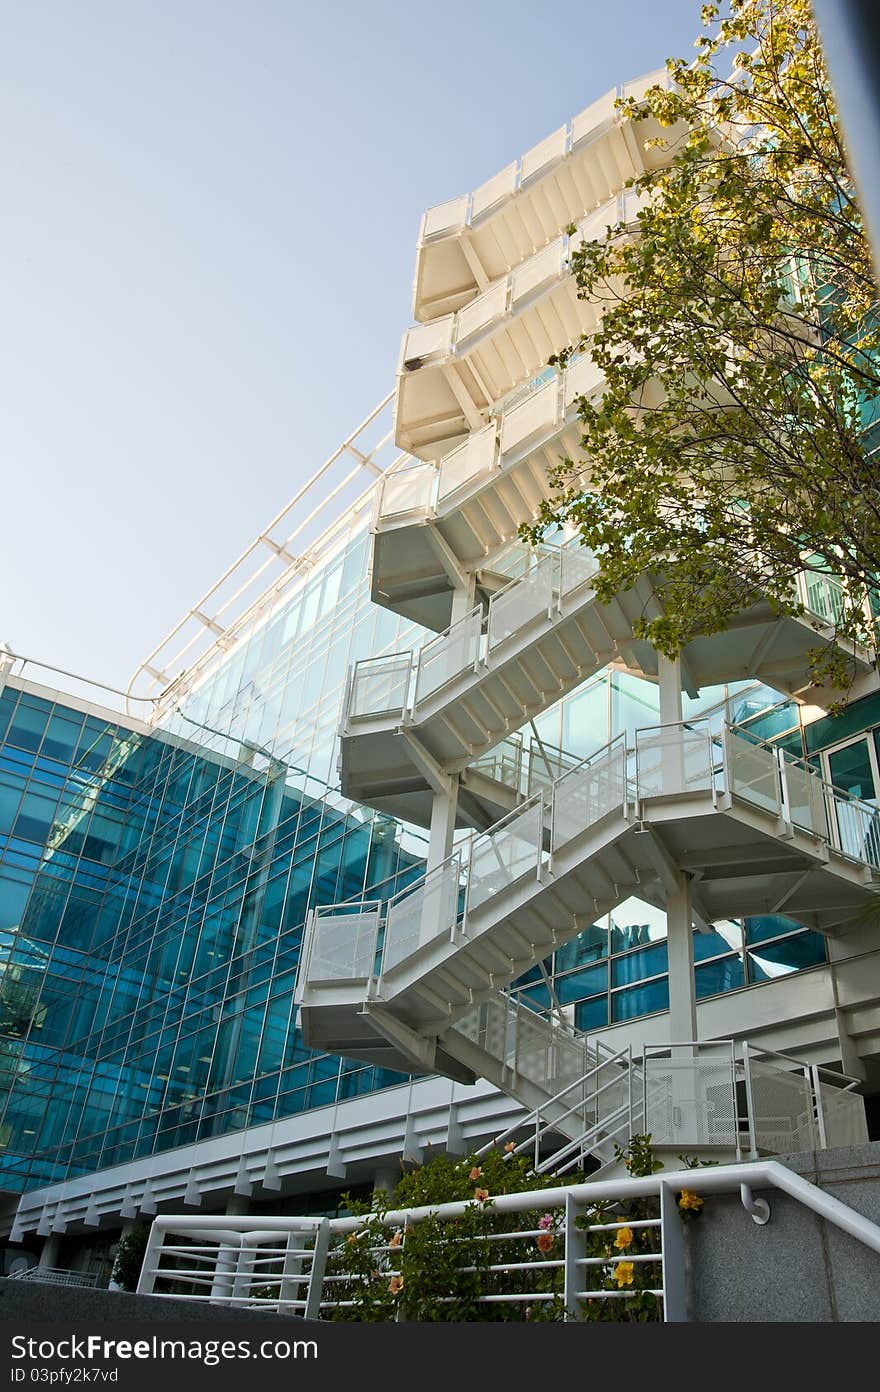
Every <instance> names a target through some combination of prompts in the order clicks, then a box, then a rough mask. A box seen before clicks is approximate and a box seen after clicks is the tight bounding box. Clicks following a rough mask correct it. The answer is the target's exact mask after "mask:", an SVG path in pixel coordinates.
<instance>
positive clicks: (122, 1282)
mask: <svg viewBox="0 0 880 1392" xmlns="http://www.w3.org/2000/svg"><path fill="white" fill-rule="evenodd" d="M149 1236H150V1224H149V1223H136V1224H135V1226H134V1227H133V1228H131V1229H130V1230H129V1231H128V1232H127V1233H124V1234H123V1236H122V1237H121V1238H120V1239H119V1245H118V1246H117V1248H116V1261H115V1262H114V1264H113V1280H114V1281H115V1282H116V1284H117V1285H119V1286H121V1287H122V1289H123V1290H127V1291H134V1290H137V1283H138V1279H139V1277H140V1274H141V1267H142V1266H143V1263H144V1253H145V1252H146V1250H147V1240H148V1238H149Z"/></svg>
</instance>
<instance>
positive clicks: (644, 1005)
mask: <svg viewBox="0 0 880 1392" xmlns="http://www.w3.org/2000/svg"><path fill="white" fill-rule="evenodd" d="M668 1009H669V979H668V978H667V977H665V976H664V977H661V979H660V980H659V981H652V982H650V983H649V984H648V985H646V986H632V987H630V989H629V990H628V991H614V992H612V995H611V1019H612V1020H613V1021H617V1020H634V1019H635V1018H636V1017H637V1016H639V1015H652V1014H653V1013H654V1011H656V1010H668Z"/></svg>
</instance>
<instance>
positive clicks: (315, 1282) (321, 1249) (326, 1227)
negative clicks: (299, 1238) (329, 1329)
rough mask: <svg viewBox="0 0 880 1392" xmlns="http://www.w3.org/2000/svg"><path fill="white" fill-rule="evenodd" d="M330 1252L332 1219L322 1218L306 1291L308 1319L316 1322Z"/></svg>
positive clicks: (306, 1315)
mask: <svg viewBox="0 0 880 1392" xmlns="http://www.w3.org/2000/svg"><path fill="white" fill-rule="evenodd" d="M329 1250H330V1219H329V1218H322V1219H321V1222H320V1225H319V1227H318V1230H317V1232H316V1233H315V1246H314V1250H313V1252H312V1269H311V1271H310V1273H309V1284H308V1289H307V1291H306V1308H305V1311H304V1315H305V1318H306V1319H310V1320H316V1319H319V1318H320V1315H321V1293H322V1291H323V1288H324V1276H325V1274H326V1271H327V1253H328V1251H329Z"/></svg>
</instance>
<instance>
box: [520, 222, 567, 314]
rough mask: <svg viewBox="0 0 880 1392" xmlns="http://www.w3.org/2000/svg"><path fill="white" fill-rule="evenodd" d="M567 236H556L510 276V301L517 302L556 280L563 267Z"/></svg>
mask: <svg viewBox="0 0 880 1392" xmlns="http://www.w3.org/2000/svg"><path fill="white" fill-rule="evenodd" d="M567 245H568V238H567V237H557V239H556V241H555V242H551V243H550V245H549V246H546V247H544V249H543V251H539V252H538V254H537V255H536V256H530V257H529V259H528V261H524V262H523V264H522V265H521V266H518V267H517V269H516V270H515V271H514V272H513V274H512V275H511V277H510V302H511V304H517V303H518V302H519V301H520V300H522V299H524V298H525V296H526V295H531V294H533V293H534V291H535V290H538V289H540V288H541V286H542V285H547V284H548V283H549V282H550V281H551V280H557V279H558V278H559V276H561V275H562V272H563V270H564V268H565V252H566V247H567Z"/></svg>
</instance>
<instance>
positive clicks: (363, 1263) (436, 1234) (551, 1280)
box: [326, 1136, 703, 1322]
mask: <svg viewBox="0 0 880 1392" xmlns="http://www.w3.org/2000/svg"><path fill="white" fill-rule="evenodd" d="M617 1158H618V1159H619V1160H622V1161H623V1163H624V1165H625V1166H626V1169H627V1171H628V1173H629V1174H630V1175H633V1176H640V1175H650V1174H654V1173H655V1172H656V1171H657V1170H659V1169H661V1168H662V1165H661V1164H660V1162H659V1161H657V1160H655V1158H654V1155H653V1151H652V1149H651V1138H650V1136H633V1137H631V1139H630V1141H629V1144H628V1145H627V1147H626V1148H625V1149H621V1148H620V1147H617ZM682 1159H683V1161H684V1163H685V1164H688V1165H691V1166H692V1165H693V1164H694V1163H695V1162H692V1161H691V1162H689V1161H687V1160H685V1158H684V1157H682ZM582 1179H583V1176H582V1175H567V1176H566V1177H565V1179H564V1180H563V1179H560V1178H554V1177H553V1176H550V1175H544V1174H536V1173H535V1171H534V1170H533V1169H532V1167H531V1163H530V1162H529V1161H528V1160H526V1159H525V1158H524V1157H522V1156H516V1155H514V1154H513V1152H512V1151H511V1150H510V1149H509V1148H505V1150H504V1151H503V1152H502V1151H499V1150H492V1151H489V1152H488V1153H487V1154H486V1155H483V1156H480V1157H479V1158H478V1157H476V1156H468V1157H466V1158H465V1159H455V1158H453V1157H451V1156H447V1155H438V1156H436V1157H434V1159H433V1160H431V1161H430V1162H429V1163H428V1164H426V1165H420V1166H417V1167H415V1168H414V1169H412V1170H410V1171H409V1172H407V1173H404V1174H403V1175H402V1177H401V1179H400V1181H399V1183H398V1185H397V1187H396V1189H395V1192H394V1195H393V1198H392V1196H389V1195H388V1194H385V1193H376V1194H374V1195H373V1201H372V1205H371V1206H369V1207H368V1206H366V1205H363V1204H357V1203H356V1202H354V1201H353V1200H352V1199H351V1198H350V1197H349V1196H347V1195H345V1196H343V1198H344V1200H345V1201H346V1203H347V1205H348V1207H349V1208H350V1209H351V1210H352V1212H354V1213H356V1214H358V1215H359V1216H361V1217H363V1218H365V1220H366V1221H365V1222H364V1223H363V1224H362V1226H361V1227H360V1228H359V1229H358V1230H357V1232H353V1233H350V1234H349V1235H348V1236H347V1237H345V1238H339V1239H338V1241H337V1244H336V1246H335V1247H334V1249H333V1250H332V1251H331V1254H330V1258H329V1262H328V1270H327V1274H328V1276H330V1277H332V1278H334V1279H333V1281H332V1284H330V1285H329V1286H328V1287H327V1288H326V1289H327V1290H331V1291H332V1292H333V1294H334V1298H335V1301H336V1304H335V1307H334V1310H333V1314H332V1318H333V1319H336V1320H371V1321H384V1320H397V1319H405V1320H413V1321H431V1322H434V1321H443V1322H448V1321H461V1320H481V1321H486V1320H490V1321H522V1320H527V1321H531V1322H538V1321H547V1320H561V1319H563V1318H564V1317H565V1308H564V1304H563V1286H564V1274H563V1267H562V1258H563V1248H564V1243H563V1240H562V1237H561V1233H560V1228H561V1224H562V1209H561V1208H559V1209H554V1210H553V1211H552V1212H547V1213H544V1214H543V1215H542V1216H541V1217H540V1218H538V1219H537V1221H536V1220H535V1216H534V1215H533V1214H528V1213H509V1214H508V1213H500V1212H499V1211H498V1209H497V1207H496V1203H495V1201H496V1199H497V1198H498V1197H500V1196H501V1195H502V1194H511V1193H527V1192H530V1191H533V1190H536V1189H546V1188H551V1187H557V1186H559V1187H562V1186H564V1185H569V1184H571V1183H577V1182H580V1181H581V1180H582ZM455 1201H459V1202H463V1203H464V1205H465V1207H464V1212H463V1213H462V1214H461V1216H460V1217H458V1218H454V1219H440V1218H438V1217H437V1216H436V1214H429V1215H428V1216H427V1217H426V1218H423V1219H421V1220H420V1221H419V1222H418V1223H414V1224H412V1225H410V1226H408V1227H407V1228H406V1229H403V1228H393V1227H392V1226H391V1225H389V1224H388V1223H387V1222H386V1214H388V1213H389V1211H390V1210H391V1209H392V1208H394V1209H406V1208H422V1207H425V1208H435V1207H437V1206H438V1205H440V1204H444V1203H450V1202H455ZM678 1205H679V1212H680V1214H681V1216H682V1218H683V1219H691V1218H694V1217H697V1216H698V1215H699V1213H700V1212H701V1210H702V1206H703V1201H702V1199H701V1198H700V1197H699V1196H698V1195H697V1194H695V1193H693V1192H692V1191H690V1190H687V1189H685V1190H683V1191H682V1193H681V1194H680V1195H679V1200H678ZM659 1214H660V1209H659V1202H658V1200H657V1199H653V1198H648V1199H632V1200H630V1201H629V1202H627V1203H626V1204H621V1203H616V1204H610V1203H596V1204H595V1205H594V1206H593V1207H592V1208H590V1209H589V1210H588V1211H587V1212H586V1213H583V1214H581V1215H580V1216H578V1217H577V1218H576V1219H575V1224H576V1226H577V1227H578V1228H579V1229H580V1230H581V1231H582V1232H583V1233H584V1255H585V1256H586V1257H587V1258H588V1259H590V1260H589V1264H588V1265H587V1266H585V1267H583V1268H581V1270H582V1271H583V1272H584V1287H583V1288H584V1289H586V1290H589V1291H593V1292H595V1294H594V1295H588V1296H586V1297H585V1298H584V1300H583V1301H582V1313H583V1315H584V1318H586V1319H588V1320H602V1321H609V1320H613V1321H621V1320H622V1321H629V1322H646V1321H653V1320H659V1319H660V1318H661V1303H660V1301H659V1299H658V1297H657V1296H656V1295H654V1294H653V1291H654V1290H655V1289H657V1288H658V1287H659V1286H660V1284H661V1269H660V1258H659V1256H657V1255H656V1253H657V1252H658V1251H659V1246H660V1243H659V1231H658V1228H657V1227H656V1226H655V1223H656V1220H657V1219H658V1218H659ZM524 1233H525V1234H526V1235H523V1234H524ZM487 1238H489V1239H491V1240H489V1241H487V1240H486V1239H487ZM511 1268H512V1269H511ZM525 1268H528V1274H527V1279H526V1280H525V1281H524V1280H523V1275H524V1269H525ZM524 1286H525V1287H526V1288H527V1289H528V1290H529V1291H530V1292H531V1293H532V1298H530V1299H528V1300H525V1299H523V1298H522V1296H521V1292H522V1291H523V1288H524ZM486 1296H490V1297H492V1299H491V1300H488V1301H487V1300H486V1299H485V1297H486ZM518 1296H519V1297H520V1298H517V1297H518ZM603 1296H604V1298H603ZM506 1297H510V1298H509V1299H508V1298H506Z"/></svg>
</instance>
